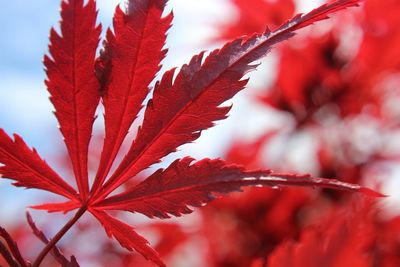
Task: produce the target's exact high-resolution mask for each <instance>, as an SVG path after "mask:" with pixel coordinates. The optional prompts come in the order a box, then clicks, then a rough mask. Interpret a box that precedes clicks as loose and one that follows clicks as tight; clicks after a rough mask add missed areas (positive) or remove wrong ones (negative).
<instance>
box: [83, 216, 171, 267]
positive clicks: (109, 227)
mask: <svg viewBox="0 0 400 267" xmlns="http://www.w3.org/2000/svg"><path fill="white" fill-rule="evenodd" d="M90 212H91V213H92V214H93V215H94V216H95V217H96V219H97V220H98V221H99V222H100V223H101V224H102V225H103V227H104V229H105V231H106V233H107V235H108V236H109V237H112V236H113V237H114V238H115V239H116V240H117V241H118V242H119V243H120V245H121V246H122V247H124V248H126V249H127V250H129V251H132V250H136V251H137V252H139V253H140V254H142V255H143V257H145V258H146V259H148V260H151V261H152V262H154V263H156V264H157V265H158V266H165V264H164V263H163V262H162V261H161V259H160V257H159V255H158V253H157V252H156V251H155V250H153V249H152V248H151V247H150V246H149V243H148V241H147V240H146V239H144V238H143V237H141V236H140V235H138V234H137V233H136V232H135V230H134V229H133V228H132V227H131V226H129V225H127V224H125V223H123V222H121V221H119V220H117V219H115V218H113V217H111V216H110V215H108V214H107V213H105V212H104V211H100V210H97V209H91V210H90Z"/></svg>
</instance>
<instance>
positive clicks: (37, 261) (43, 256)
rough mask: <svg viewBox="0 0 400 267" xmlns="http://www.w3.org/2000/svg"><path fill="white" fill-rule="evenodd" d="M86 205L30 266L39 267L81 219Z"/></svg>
mask: <svg viewBox="0 0 400 267" xmlns="http://www.w3.org/2000/svg"><path fill="white" fill-rule="evenodd" d="M86 210H87V205H83V206H82V207H81V208H80V209H79V210H78V211H77V212H76V214H75V215H74V217H72V218H71V219H70V220H69V221H68V222H67V223H66V224H65V225H64V227H63V228H61V230H60V231H58V233H57V234H56V235H55V236H54V237H53V238H52V239H51V240H50V242H49V243H48V244H47V245H46V246H45V247H44V248H43V250H42V251H41V252H40V254H39V255H38V256H37V258H36V260H35V261H34V263H33V264H32V267H39V265H40V264H41V263H42V261H43V259H44V258H45V257H46V255H47V254H48V253H49V252H50V250H52V249H53V247H54V246H55V245H56V244H57V242H58V241H60V239H61V238H62V237H63V236H64V235H65V234H66V233H67V232H68V230H69V229H71V227H72V226H73V225H74V224H75V223H76V222H77V221H78V220H79V219H80V218H81V217H82V215H83V214H84V213H85V212H86Z"/></svg>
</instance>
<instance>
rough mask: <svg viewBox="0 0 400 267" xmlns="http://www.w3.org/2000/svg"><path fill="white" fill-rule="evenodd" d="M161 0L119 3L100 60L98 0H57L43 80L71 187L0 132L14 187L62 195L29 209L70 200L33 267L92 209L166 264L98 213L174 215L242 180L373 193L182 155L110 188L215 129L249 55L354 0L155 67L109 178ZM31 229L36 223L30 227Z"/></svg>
mask: <svg viewBox="0 0 400 267" xmlns="http://www.w3.org/2000/svg"><path fill="white" fill-rule="evenodd" d="M166 2H167V1H166V0H130V1H128V3H127V9H126V10H125V11H122V10H121V9H120V8H119V7H117V9H116V13H115V17H114V23H113V26H114V31H111V30H108V31H107V37H106V41H105V46H104V49H103V51H102V53H101V55H100V57H99V58H97V59H96V49H97V47H98V42H99V38H100V37H99V36H100V32H101V27H100V26H99V25H96V15H97V12H96V6H95V1H94V0H89V1H87V4H86V5H84V1H83V0H69V1H63V2H62V6H61V32H60V33H57V32H56V31H55V30H54V29H52V30H51V34H50V46H49V55H48V56H46V57H45V59H44V64H45V67H46V72H47V77H48V78H47V80H46V85H47V87H48V90H49V92H50V95H51V97H50V99H51V102H52V103H53V105H54V107H55V115H56V117H57V119H58V122H59V124H60V130H61V133H62V135H63V137H64V141H65V144H66V147H67V150H68V154H69V157H70V159H71V162H72V166H73V171H74V174H75V180H76V183H77V190H76V189H74V188H73V187H72V186H70V185H68V184H67V183H66V182H65V181H64V180H63V179H62V178H61V177H60V176H59V175H58V174H56V172H55V171H53V170H52V168H51V167H50V166H49V165H48V164H47V163H46V162H45V161H44V160H42V159H41V158H40V157H39V155H38V154H37V153H36V151H35V150H34V149H33V150H31V149H29V148H28V146H27V145H26V144H25V143H24V141H23V140H22V139H21V138H20V137H19V136H17V135H15V137H14V140H12V139H11V138H10V137H9V136H8V135H7V134H6V133H5V132H4V131H3V130H1V131H0V163H1V164H3V166H1V167H0V173H1V174H2V176H3V177H4V178H7V179H12V180H15V183H14V185H16V186H23V187H27V188H37V189H42V190H46V191H50V192H52V193H55V194H58V195H61V196H64V197H66V198H67V199H68V201H67V202H65V203H49V204H44V205H41V206H36V208H37V209H46V210H48V211H64V212H67V211H70V210H74V209H78V211H77V213H76V214H75V216H74V217H73V218H72V219H71V220H70V221H69V222H68V223H67V224H66V225H65V226H64V227H63V228H62V229H61V230H60V232H59V233H58V234H57V235H56V236H55V237H54V238H53V239H51V240H50V241H49V242H47V241H46V242H45V243H47V245H46V247H45V248H44V249H43V251H42V252H41V253H40V255H39V256H38V257H37V259H36V260H35V262H34V263H33V264H32V266H34V267H37V266H39V265H40V263H41V261H42V260H43V258H44V257H45V256H46V254H47V253H48V252H49V251H50V250H52V249H53V247H54V246H55V244H56V243H57V241H58V240H59V239H61V237H62V236H63V235H64V234H65V233H66V232H67V231H68V230H69V229H70V228H71V227H72V226H73V225H74V224H75V223H76V221H77V220H78V219H79V218H80V217H81V216H82V215H83V214H84V213H85V212H86V211H88V212H90V213H91V214H93V215H94V217H96V219H97V220H98V221H99V222H100V223H101V224H102V226H103V227H104V229H105V231H106V232H107V234H108V235H109V236H110V237H111V236H113V237H114V238H115V239H117V241H118V242H119V243H120V244H121V246H123V247H125V248H126V249H128V250H136V251H137V252H139V253H141V254H142V255H143V256H144V257H145V258H147V259H149V260H151V261H153V262H154V263H156V264H158V265H159V266H164V263H163V262H162V260H161V259H160V258H159V256H158V253H157V252H156V251H154V250H153V249H152V248H151V247H150V246H149V244H148V242H147V241H146V240H145V239H144V238H143V237H141V236H140V235H138V234H137V233H136V232H135V230H134V228H132V227H131V226H130V225H128V224H125V223H124V222H122V221H120V220H118V219H116V218H114V217H112V216H111V215H109V214H108V213H107V211H108V210H125V211H130V212H138V213H142V214H144V215H146V216H148V217H151V218H152V217H159V218H168V217H170V216H171V215H172V216H180V215H182V214H187V213H190V212H192V209H190V208H189V206H191V207H199V206H202V205H204V204H206V203H207V202H209V201H211V200H213V199H214V198H216V197H219V196H221V195H224V194H227V193H229V192H233V191H240V189H241V187H243V186H269V187H274V186H290V185H293V186H314V187H329V188H334V189H342V190H349V191H363V192H367V193H368V192H369V193H371V194H374V193H373V191H370V190H369V189H366V188H363V187H361V186H359V185H353V184H346V183H343V182H340V181H337V180H330V179H322V178H312V177H311V176H309V175H296V174H285V173H276V172H273V171H271V170H253V171H251V170H250V171H249V170H245V169H244V168H242V167H240V166H237V165H230V164H227V163H225V162H224V161H222V160H220V159H213V160H212V159H203V160H200V161H197V162H194V160H193V159H192V158H183V159H178V160H176V161H175V162H173V163H172V164H171V165H170V166H169V167H167V168H166V169H160V170H158V171H156V172H155V173H154V174H152V175H150V176H149V177H148V178H147V179H145V180H144V181H143V182H141V183H139V184H137V185H136V186H133V187H131V188H128V189H127V190H126V191H125V192H123V193H120V194H118V195H114V196H110V194H111V193H113V192H114V191H115V190H116V189H118V188H120V187H121V186H124V185H125V183H126V182H127V181H128V180H130V179H134V178H135V177H136V176H137V175H138V174H139V173H141V172H142V171H143V170H145V169H147V168H148V167H149V166H151V165H153V164H155V163H157V162H159V161H160V160H161V159H162V158H163V157H165V156H166V155H168V154H170V153H172V152H174V151H175V150H176V149H177V148H178V147H179V146H181V145H183V144H186V143H189V142H193V141H194V140H196V139H197V138H198V137H199V136H200V133H201V131H203V130H206V129H207V128H210V127H212V126H213V125H214V122H215V121H218V120H222V119H225V118H226V117H227V113H228V112H229V110H230V107H224V106H222V107H221V106H220V105H221V104H222V103H224V102H225V101H226V100H229V99H230V98H232V97H233V96H234V95H235V94H236V93H238V92H239V91H240V90H242V89H243V88H244V87H245V85H246V83H247V80H243V76H244V75H245V74H246V73H248V72H249V71H252V70H254V69H255V68H256V65H254V63H253V62H254V61H256V60H258V59H260V58H261V57H263V56H265V55H267V54H268V53H269V51H270V50H271V49H272V47H273V46H274V45H276V44H277V43H279V42H282V41H284V40H286V39H289V38H291V37H292V36H294V31H296V30H299V29H301V28H304V27H306V26H309V25H311V24H313V23H314V22H317V21H320V20H324V19H326V18H327V15H328V14H330V13H333V12H336V11H338V10H341V9H344V8H346V7H351V6H356V5H357V4H358V2H359V0H338V1H335V2H332V3H330V4H326V5H323V6H321V7H319V8H317V9H315V10H313V11H311V12H310V13H307V14H304V15H297V16H295V17H294V18H293V19H291V20H289V21H287V22H286V23H284V24H283V25H282V26H280V27H279V28H277V29H276V30H274V31H270V30H269V29H267V30H266V31H265V32H264V33H261V34H254V35H251V36H246V37H242V38H238V39H235V40H233V41H231V42H228V43H227V44H225V45H224V46H223V47H222V48H221V49H217V50H214V51H212V52H211V53H210V54H209V55H208V56H207V57H204V53H200V54H199V55H196V56H194V57H193V58H192V59H191V61H190V62H189V63H188V64H186V65H183V66H182V68H181V69H180V71H179V72H177V74H175V73H176V71H175V69H172V70H169V71H167V72H166V73H164V75H163V76H162V78H161V80H160V81H159V82H157V83H156V85H155V88H154V91H153V92H152V99H151V100H149V101H148V103H147V105H146V108H145V112H144V120H143V123H142V125H141V126H140V128H139V130H138V134H137V136H136V138H135V140H134V142H133V143H132V144H131V146H130V149H129V151H128V153H127V154H126V155H125V157H124V158H123V160H122V162H121V163H120V164H119V166H118V167H117V168H116V170H115V171H114V172H113V173H111V174H110V175H109V172H110V170H111V167H112V165H113V163H114V160H115V158H116V156H117V154H118V151H119V149H120V147H121V144H122V142H123V141H124V139H125V137H126V135H127V133H128V130H129V128H130V126H131V125H132V123H133V122H134V121H135V119H136V118H137V116H138V113H139V112H140V110H141V109H142V104H143V102H144V100H145V99H146V97H147V96H148V95H149V93H150V90H149V84H150V83H151V82H152V80H153V79H154V77H155V76H156V74H157V72H158V71H159V69H160V62H161V61H162V59H163V58H164V57H165V55H166V50H163V47H164V44H165V39H166V33H167V31H168V29H169V27H170V26H171V21H172V14H169V15H167V16H165V17H163V16H162V14H163V12H164V8H165V5H166ZM175 76H176V77H175ZM174 77H175V78H174ZM100 99H102V103H103V105H104V109H105V140H104V146H103V150H102V154H101V159H100V164H99V168H98V171H97V174H96V176H95V178H94V183H93V185H92V186H90V185H89V182H88V180H89V179H88V167H87V161H88V146H89V142H90V138H91V135H92V126H93V122H94V120H95V111H96V108H97V106H98V104H99V101H100ZM31 226H32V227H33V228H34V229H36V228H35V226H34V225H33V224H31ZM36 232H37V233H39V234H38V235H39V236H41V234H40V232H38V231H37V230H36ZM42 239H43V238H42ZM43 240H45V238H44V239H43ZM0 252H1V251H0ZM15 260H17V261H18V259H15ZM19 263H20V264H21V265H23V266H28V265H30V264H27V263H26V262H22V261H20V262H19ZM74 264H75V263H74Z"/></svg>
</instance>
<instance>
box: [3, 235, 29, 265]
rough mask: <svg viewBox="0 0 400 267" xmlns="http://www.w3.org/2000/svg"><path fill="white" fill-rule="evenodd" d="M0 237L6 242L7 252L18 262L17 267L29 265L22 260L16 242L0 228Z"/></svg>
mask: <svg viewBox="0 0 400 267" xmlns="http://www.w3.org/2000/svg"><path fill="white" fill-rule="evenodd" d="M0 236H1V237H2V238H3V239H4V240H5V241H6V243H7V246H8V248H9V251H10V252H11V254H12V256H13V257H14V258H15V260H16V261H17V262H18V266H22V267H27V266H29V264H28V263H27V262H26V261H25V260H24V258H23V257H22V255H21V252H20V251H19V248H18V245H17V242H15V240H14V239H12V237H11V236H10V234H9V233H8V232H7V231H6V229H4V228H3V227H0Z"/></svg>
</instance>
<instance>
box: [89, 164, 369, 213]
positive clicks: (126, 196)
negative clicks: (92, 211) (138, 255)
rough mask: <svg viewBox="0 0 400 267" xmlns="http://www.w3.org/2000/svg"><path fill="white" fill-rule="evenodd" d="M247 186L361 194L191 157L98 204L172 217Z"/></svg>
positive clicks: (331, 184) (303, 177)
mask: <svg viewBox="0 0 400 267" xmlns="http://www.w3.org/2000/svg"><path fill="white" fill-rule="evenodd" d="M244 186H267V187H278V186H311V187H324V188H333V189H337V190H347V191H355V192H357V191H362V187H361V186H359V185H354V184H348V183H343V182H340V181H338V180H331V179H323V178H313V177H311V176H310V175H295V174H285V173H275V172H273V171H271V170H258V171H246V170H244V168H243V167H240V166H237V165H229V164H227V163H225V162H224V161H222V160H218V159H217V160H210V159H204V160H201V161H198V162H195V163H193V159H192V158H183V159H181V160H177V161H175V162H173V163H172V164H171V165H170V166H169V167H168V168H166V169H165V170H162V169H160V170H158V171H156V172H155V173H154V174H153V175H152V176H150V177H149V178H147V179H146V180H145V181H143V182H142V183H140V184H138V185H137V186H135V187H133V188H132V189H131V190H128V191H127V192H124V193H121V194H118V195H116V196H112V197H110V198H108V199H105V200H103V201H102V202H100V203H98V204H97V205H96V207H97V208H101V209H112V210H126V211H130V212H139V213H142V214H144V215H146V216H148V217H150V218H152V217H159V218H169V217H170V216H169V214H171V215H173V216H181V215H182V214H187V213H191V212H192V211H193V210H191V209H190V208H189V206H193V207H200V206H202V205H204V204H206V203H208V202H210V201H212V200H213V199H215V198H217V197H219V196H220V195H225V194H228V193H230V192H235V191H241V188H242V187H244Z"/></svg>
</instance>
